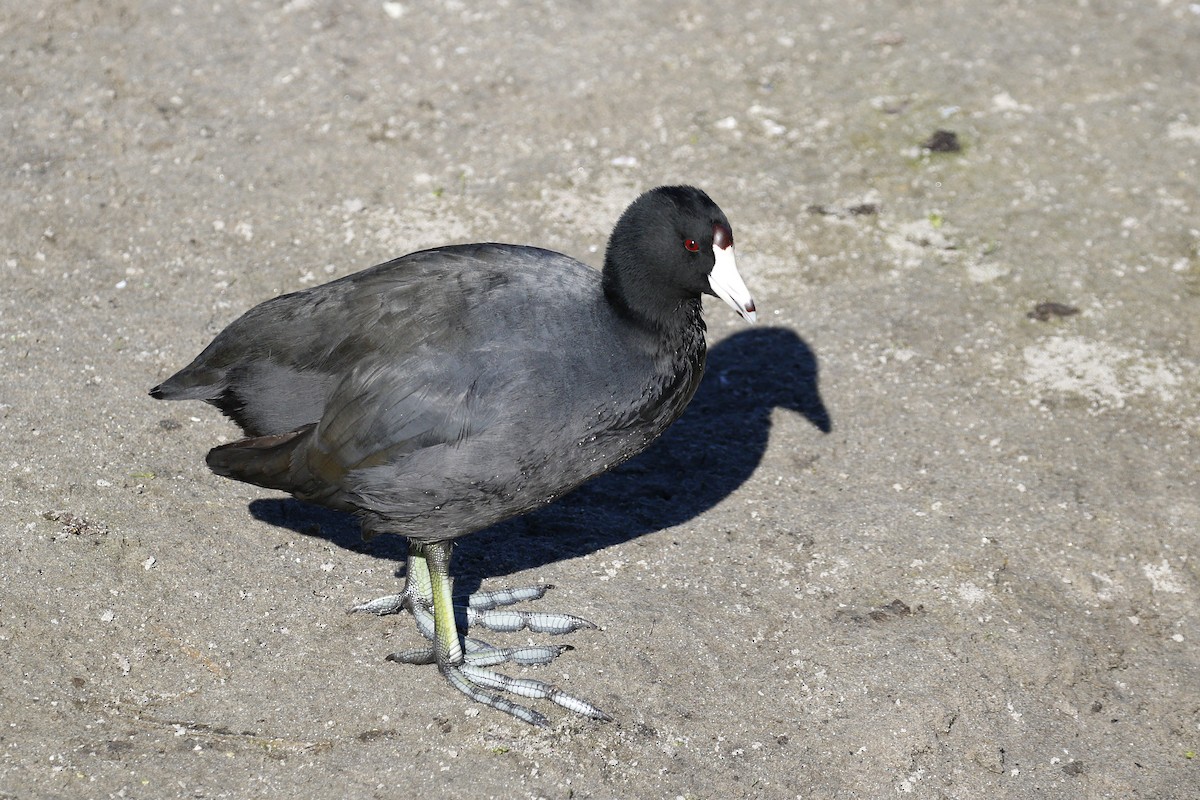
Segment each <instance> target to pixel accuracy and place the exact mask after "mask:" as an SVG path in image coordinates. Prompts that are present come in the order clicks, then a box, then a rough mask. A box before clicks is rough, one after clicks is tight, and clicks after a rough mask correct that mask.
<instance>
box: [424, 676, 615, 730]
mask: <svg viewBox="0 0 1200 800" xmlns="http://www.w3.org/2000/svg"><path fill="white" fill-rule="evenodd" d="M442 674H443V675H445V676H446V680H448V681H450V685H451V686H453V687H454V688H455V689H458V690H459V691H460V692H462V693H463V694H465V695H466V696H467V697H469V698H471V699H472V700H474V701H475V702H477V703H483V704H484V705H487V706H491V707H492V708H494V709H496V710H497V711H503V712H504V713H506V714H511V715H512V716H514V717H516V718H517V719H519V720H521V721H523V722H528V723H529V724H530V725H537V726H538V727H539V728H548V727H550V721H549V720H547V719H546V716H545V715H544V714H542V713H541V712H540V711H535V710H534V709H532V708H529V707H527V706H523V705H521V704H520V703H514V702H513V701H512V700H509V699H508V698H507V697H505V696H504V695H503V694H500V692H508V693H510V694H515V695H517V696H519V697H527V698H529V699H531V700H549V701H551V702H552V703H557V704H558V705H560V706H562V707H563V708H565V709H567V710H568V711H573V712H574V713H576V714H580V715H582V716H585V717H589V718H591V719H596V720H600V721H601V722H611V721H612V717H610V716H609V715H608V714H605V713H604V712H603V711H601V710H600V709H598V708H596V707H595V706H594V705H592V704H591V703H589V702H588V701H586V700H583V699H581V698H579V697H575V696H574V695H571V694H567V693H566V692H564V691H563V690H562V689H559V688H558V687H557V686H554V685H553V684H549V683H546V682H545V681H539V680H534V679H533V678H510V677H509V676H508V675H503V674H501V673H499V672H495V671H493V670H490V669H486V668H485V667H479V666H475V665H474V664H470V663H464V664H461V665H458V666H455V665H447V666H445V667H443V668H442ZM489 690H495V691H494V692H493V691H489Z"/></svg>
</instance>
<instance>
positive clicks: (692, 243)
mask: <svg viewBox="0 0 1200 800" xmlns="http://www.w3.org/2000/svg"><path fill="white" fill-rule="evenodd" d="M683 246H684V247H686V248H687V249H688V250H691V251H692V252H693V253H695V252H698V251H699V250H700V245H698V244H696V240H695V239H684V240H683Z"/></svg>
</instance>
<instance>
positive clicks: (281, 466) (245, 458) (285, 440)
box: [206, 424, 316, 496]
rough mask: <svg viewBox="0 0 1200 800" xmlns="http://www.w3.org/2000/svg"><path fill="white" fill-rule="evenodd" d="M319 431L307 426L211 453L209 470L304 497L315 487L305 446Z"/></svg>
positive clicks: (218, 449)
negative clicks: (312, 435)
mask: <svg viewBox="0 0 1200 800" xmlns="http://www.w3.org/2000/svg"><path fill="white" fill-rule="evenodd" d="M315 428H316V425H315V424H311V425H305V426H304V427H303V428H298V429H296V430H294V431H290V432H288V433H280V434H275V435H272V436H254V437H252V438H249V439H240V440H238V441H236V442H230V443H229V444H223V445H221V446H220V447H214V448H213V449H212V450H209V451H208V458H207V459H206V460H207V461H208V466H209V469H211V470H212V471H213V472H215V473H217V474H218V475H223V476H224V477H226V478H233V479H234V480H238V481H243V482H245V483H252V484H254V485H255V486H262V487H264V488H266V489H279V490H282V491H285V492H291V493H292V494H295V495H298V496H299V495H304V494H307V493H308V492H307V491H306V489H308V488H311V487H310V484H311V481H312V476H311V475H310V473H309V471H308V468H307V466H306V464H305V463H304V462H305V461H306V459H305V458H304V444H305V443H306V442H307V441H308V438H309V436H310V435H311V434H312V432H313V430H314V429H315Z"/></svg>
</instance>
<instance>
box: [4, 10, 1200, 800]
mask: <svg viewBox="0 0 1200 800" xmlns="http://www.w3.org/2000/svg"><path fill="white" fill-rule="evenodd" d="M0 43H2V45H3V47H2V48H0V76H3V84H2V85H3V89H2V93H0V97H2V98H3V100H2V105H0V121H2V122H3V129H4V137H3V139H2V140H0V161H2V164H3V170H4V177H3V181H2V183H0V190H2V192H3V195H2V199H3V206H4V209H5V210H4V213H3V214H2V215H0V225H2V228H0V242H2V247H3V254H2V255H0V282H2V286H3V288H2V290H0V373H2V374H3V379H2V382H0V443H2V445H3V463H4V473H3V476H2V477H0V504H2V507H3V510H4V513H3V519H2V520H0V532H2V542H3V555H2V556H0V558H2V562H0V591H2V594H0V646H2V649H3V652H4V673H5V675H6V676H7V677H6V679H5V680H4V681H3V682H2V684H0V708H2V710H0V753H2V756H0V796H2V797H12V798H34V797H44V798H50V797H63V798H81V797H98V798H106V797H133V798H167V797H187V798H200V797H204V798H216V797H238V798H241V797H282V796H288V797H296V798H310V797H311V798H332V797H344V798H375V797H379V798H384V797H387V798H391V797H417V796H420V797H439V796H446V797H472V798H490V797H496V798H533V797H546V798H566V797H575V798H627V797H665V798H674V797H685V798H689V797H690V798H701V797H734V798H741V797H747V798H753V797H768V798H774V797H780V798H783V797H787V798H791V797H801V798H856V797H861V798H882V797H891V796H894V795H900V796H912V797H917V798H980V797H1003V798H1026V797H1038V798H1078V797H1086V798H1156V799H1162V798H1196V797H1200V758H1198V757H1195V756H1194V754H1195V752H1196V751H1200V656H1198V655H1197V643H1200V623H1198V621H1197V607H1198V603H1200V571H1198V561H1197V557H1196V552H1197V532H1198V529H1200V490H1198V488H1197V461H1198V456H1200V380H1198V378H1197V362H1198V361H1200V353H1198V347H1200V213H1198V212H1200V191H1198V189H1197V174H1198V164H1197V162H1198V161H1200V89H1198V79H1197V76H1198V75H1200V6H1197V4H1195V3H1187V2H1181V0H1159V1H1158V2H1150V0H1141V1H1139V2H1135V1H1134V0H1099V1H1098V2H1096V1H1094V2H1077V3H1034V2H999V3H996V2H981V1H980V0H969V1H968V2H964V3H934V4H919V3H908V2H895V1H893V2H885V3H871V4H850V3H828V4H817V3H797V2H790V1H789V2H782V1H779V2H763V3H757V4H743V3H732V2H692V1H691V0H686V1H683V2H666V3H635V2H629V1H628V0H614V1H613V2H607V3H596V2H559V1H558V0H546V1H545V2H540V3H519V2H511V1H510V2H497V3H487V4H483V3H479V4H475V3H465V2H456V1H454V0H449V1H448V2H438V3H420V2H415V1H412V2H410V1H409V0H405V1H404V2H400V3H382V2H364V3H352V2H350V3H339V2H331V1H330V0H290V2H249V3H234V2H227V1H226V0H209V1H208V2H204V3H194V2H186V1H185V0H179V2H166V3H161V2H146V3H121V2H113V3H109V2H105V3H97V2H87V1H85V0H81V1H80V2H72V3H66V2H53V3H44V4H18V3H15V2H6V3H4V4H3V10H2V11H0ZM939 129H941V130H946V131H951V132H953V133H954V134H955V135H956V138H957V143H958V145H959V147H960V149H959V150H958V151H950V152H932V151H931V150H930V148H924V149H923V148H922V144H923V143H925V144H931V145H932V144H937V142H934V141H933V139H932V138H931V137H933V135H934V134H935V132H936V131H938V130H939ZM947 138H948V137H946V136H944V135H943V136H942V137H941V139H942V142H943V143H945V142H946V140H947ZM678 181H687V182H692V183H696V184H698V185H700V186H702V187H704V188H705V189H706V190H707V191H709V192H710V193H711V194H712V196H713V197H714V198H715V199H716V200H717V201H718V202H719V203H720V204H721V205H722V207H723V208H724V209H725V211H726V212H727V213H728V214H729V217H730V218H731V220H732V221H733V224H734V227H735V231H736V235H737V242H738V249H739V263H740V264H741V266H742V269H743V272H744V275H745V277H746V280H747V283H749V284H750V285H751V288H752V289H753V290H754V292H755V297H756V299H757V301H758V305H759V310H760V314H761V317H762V322H761V323H760V324H759V325H758V326H757V327H754V328H749V327H746V326H744V325H742V324H741V323H740V322H739V321H738V320H737V319H736V318H735V317H734V316H733V315H732V314H730V313H729V312H728V311H727V309H725V308H724V307H723V306H721V305H720V304H719V303H717V304H713V305H712V306H711V308H710V309H709V322H710V330H711V333H712V339H713V342H714V349H713V358H712V369H711V371H710V375H709V377H708V379H707V380H706V383H705V386H704V389H703V390H702V394H701V397H700V398H699V399H698V401H697V405H696V406H695V407H694V408H693V409H692V410H691V412H689V414H688V415H687V417H685V419H684V420H682V421H681V423H680V424H679V426H678V427H677V428H676V429H675V430H674V431H673V432H672V433H671V435H669V436H668V438H667V439H665V440H664V441H663V442H662V443H661V445H660V446H658V447H657V448H655V450H654V451H652V452H650V453H647V454H646V455H645V457H644V458H642V459H640V460H638V461H635V462H633V463H631V464H630V465H628V466H627V467H626V468H624V469H623V470H622V471H621V472H619V473H617V474H615V475H611V476H608V477H606V478H604V479H602V480H601V481H599V482H597V483H596V484H594V485H593V486H591V487H588V488H587V489H585V490H583V491H581V492H580V493H578V494H577V495H575V496H574V497H572V498H569V499H568V500H566V501H565V502H563V503H562V504H560V505H559V506H556V507H553V508H551V509H547V510H545V511H543V512H541V513H539V514H536V515H533V516H532V517H530V518H527V519H525V520H521V521H517V522H513V523H510V524H508V525H506V526H503V527H502V528H500V529H497V530H494V531H489V532H485V533H481V534H479V535H477V536H475V537H471V538H469V539H468V540H466V541H464V542H463V543H462V545H461V546H460V548H459V551H458V554H457V558H456V565H457V577H458V583H459V586H460V587H462V588H472V587H473V586H477V585H480V584H482V585H484V586H498V585H504V584H520V583H525V582H529V581H534V580H548V581H552V582H554V583H555V584H557V585H558V586H559V587H560V588H559V589H558V590H557V591H556V592H555V593H553V594H552V595H551V596H550V597H548V598H547V599H546V600H545V601H543V605H545V607H547V608H553V609H561V610H564V611H570V612H574V613H578V614H581V615H584V616H586V617H589V618H591V619H593V620H595V621H597V622H599V623H601V624H602V625H603V626H604V628H605V629H604V630H601V631H590V632H586V633H583V634H580V635H575V636H573V637H572V639H571V643H572V644H574V645H575V646H576V647H577V650H575V651H574V652H572V653H569V654H568V655H566V656H565V657H563V658H562V659H560V660H559V662H558V663H556V664H554V665H553V666H551V667H547V668H542V669H538V670H530V671H529V672H530V673H531V674H537V675H538V676H539V677H542V678H548V679H551V680H555V681H559V682H561V683H562V685H564V686H566V687H569V689H570V690H571V691H574V692H577V693H579V694H580V695H582V696H585V697H587V698H589V699H592V700H594V701H595V702H597V703H598V704H599V705H601V707H603V708H604V709H606V710H607V711H609V712H610V713H611V714H613V716H614V717H615V718H616V721H615V722H613V723H611V724H594V723H590V722H584V721H580V720H575V719H570V718H568V716H567V715H566V714H565V713H560V712H559V711H556V710H554V709H547V708H544V707H543V710H546V711H548V713H550V714H551V715H552V717H553V719H554V721H555V727H554V728H553V729H552V730H550V731H547V732H543V731H539V730H534V729H532V728H529V727H527V726H525V725H523V724H521V723H518V722H516V721H514V720H511V719H508V718H505V717H503V716H502V715H500V714H498V713H494V712H491V711H487V710H483V709H481V708H479V707H476V706H473V705H472V704H470V703H468V702H467V701H466V700H465V699H464V698H462V697H460V696H458V695H457V694H456V693H454V692H453V691H451V690H450V689H449V688H447V687H446V686H444V685H443V684H442V682H441V681H440V679H439V678H438V676H436V675H435V674H434V672H433V671H432V670H431V669H421V668H416V667H401V666H398V665H396V664H391V663H387V662H385V661H384V660H383V657H384V655H385V654H387V653H388V652H390V651H392V650H395V649H400V648H401V647H404V646H410V645H411V644H413V643H414V641H415V638H414V637H415V636H416V634H415V633H414V632H413V630H412V629H411V626H410V623H409V621H408V620H407V619H405V618H402V617H391V618H381V619H375V618H362V617H359V616H347V615H345V614H344V610H345V609H346V608H348V607H349V606H350V605H352V604H353V603H356V602H361V601H363V600H366V599H369V598H372V597H374V596H376V595H379V594H381V593H385V592H388V591H392V590H394V589H395V588H396V587H397V586H399V580H398V578H397V575H398V574H403V563H402V554H403V545H402V543H400V542H384V543H372V544H371V545H363V544H362V543H360V542H359V541H358V538H357V536H356V534H355V533H354V530H353V526H352V524H351V523H350V522H349V521H348V520H347V518H345V517H341V516H338V515H333V514H320V513H317V512H314V511H313V510H311V509H307V508H305V507H303V506H299V505H298V504H295V503H292V502H287V501H283V500H281V499H280V498H278V497H277V496H274V495H272V494H271V493H268V492H260V491H257V490H255V489H254V488H252V487H249V486H244V485H240V484H235V483H232V482H229V481H225V480H222V479H219V478H217V477H215V476H213V475H211V474H209V473H208V472H207V471H206V469H205V468H204V465H203V455H204V452H205V450H206V449H207V448H208V447H210V446H211V445H213V444H215V443H217V442H220V441H223V440H226V439H228V438H230V437H232V436H234V435H235V431H234V428H233V427H232V425H230V424H229V423H228V422H226V421H225V420H223V419H222V418H221V417H220V416H219V414H217V413H216V412H215V411H214V410H212V409H209V408H207V407H206V406H203V405H201V404H190V405H179V404H173V405H168V404H164V403H157V402H154V401H152V400H151V399H150V398H148V397H146V395H145V392H146V390H147V389H148V388H149V387H150V386H152V385H153V384H155V383H156V382H157V381H159V380H160V379H162V378H163V377H164V376H166V375H167V374H169V373H170V372H171V371H173V370H175V369H176V368H178V367H179V366H181V365H183V364H184V363H186V362H187V361H188V360H189V359H190V358H191V357H192V356H193V355H194V354H195V353H196V352H197V351H198V350H199V349H200V348H201V347H202V346H203V345H204V344H206V343H207V342H208V340H209V338H210V337H211V336H212V335H213V334H214V333H216V331H217V330H219V329H220V327H221V326H223V325H224V324H225V323H227V322H228V321H230V320H231V319H233V318H234V317H235V316H236V315H237V314H239V313H241V311H242V310H244V309H246V308H248V307H249V306H251V305H253V304H254V303H256V302H258V301H260V300H262V299H264V298H266V297H269V296H271V295H272V294H275V293H278V292H283V291H288V290H292V289H296V288H299V287H303V286H307V285H312V284H313V283H314V282H318V281H324V280H326V279H328V278H330V277H334V276H337V275H342V274H345V273H348V272H351V271H354V270H357V269H360V268H363V267H366V266H369V265H371V264H374V263H376V262H378V261H382V260H384V259H387V258H389V257H391V256H394V255H397V254H400V253H404V252H408V251H411V250H413V249H417V248H419V247H422V246H426V245H432V244H436V243H445V242H453V241H468V240H502V241H512V242H523V243H532V244H539V245H542V246H547V247H551V248H555V249H560V250H563V251H565V252H567V253H570V254H572V255H576V256H578V257H581V258H583V259H585V260H588V261H591V262H592V263H599V261H600V251H601V249H602V247H603V245H604V242H605V238H606V236H607V233H608V231H609V229H610V228H611V226H612V224H613V222H614V221H615V218H616V215H617V214H618V213H619V211H620V210H621V209H622V208H623V207H624V205H625V204H626V203H628V202H629V201H630V200H631V199H632V198H633V197H634V196H636V194H637V193H638V192H640V191H642V190H643V189H646V188H648V187H650V186H653V185H656V184H659V183H664V182H678ZM1044 302H1056V303H1060V304H1062V305H1063V306H1065V307H1069V308H1074V309H1078V313H1075V314H1069V313H1064V312H1067V311H1068V310H1069V308H1050V309H1043V312H1042V313H1041V316H1043V317H1045V319H1042V320H1039V319H1036V318H1031V317H1030V316H1028V315H1029V314H1030V313H1031V312H1034V311H1035V307H1036V306H1037V305H1038V304H1039V303H1044ZM535 311H536V310H535V309H531V313H534V312H535ZM1037 316H1038V314H1036V313H1035V314H1034V317H1037ZM828 423H832V428H831V430H830V432H829V433H824V432H822V430H821V428H822V427H829V424H828ZM495 638H500V639H503V638H505V637H495ZM508 638H510V639H511V640H515V641H524V638H523V637H521V636H513V637H508Z"/></svg>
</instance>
